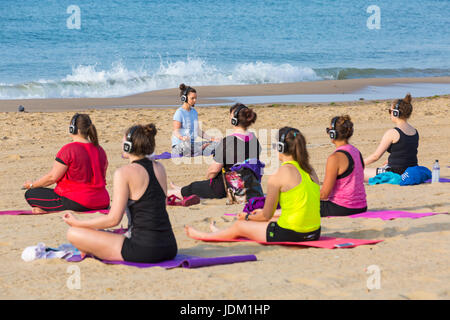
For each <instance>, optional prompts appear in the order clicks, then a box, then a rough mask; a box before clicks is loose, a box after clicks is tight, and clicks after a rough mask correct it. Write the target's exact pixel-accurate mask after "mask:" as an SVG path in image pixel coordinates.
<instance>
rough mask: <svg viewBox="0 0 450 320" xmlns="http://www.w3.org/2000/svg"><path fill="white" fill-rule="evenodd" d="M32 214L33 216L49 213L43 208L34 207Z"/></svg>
mask: <svg viewBox="0 0 450 320" xmlns="http://www.w3.org/2000/svg"><path fill="white" fill-rule="evenodd" d="M31 213H32V214H45V213H48V212H47V211H44V210H42V209H41V208H38V207H33V208H32V209H31Z"/></svg>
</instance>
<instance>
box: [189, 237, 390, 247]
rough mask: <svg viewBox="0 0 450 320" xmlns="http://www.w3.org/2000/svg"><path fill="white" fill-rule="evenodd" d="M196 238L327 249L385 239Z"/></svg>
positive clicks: (355, 245) (373, 242)
mask: <svg viewBox="0 0 450 320" xmlns="http://www.w3.org/2000/svg"><path fill="white" fill-rule="evenodd" d="M194 239H196V238H194ZM196 240H200V241H204V242H256V243H259V244H263V245H283V246H305V247H315V248H325V249H336V248H354V247H357V246H361V245H365V244H375V243H378V242H381V241H383V240H364V239H348V238H331V237H320V239H319V240H317V241H303V242H264V241H255V240H250V239H245V238H239V239H232V240H220V239H211V240H202V239H196Z"/></svg>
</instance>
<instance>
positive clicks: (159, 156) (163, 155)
mask: <svg viewBox="0 0 450 320" xmlns="http://www.w3.org/2000/svg"><path fill="white" fill-rule="evenodd" d="M180 157H182V156H181V155H177V154H174V155H172V154H171V153H170V152H163V153H161V154H156V155H154V156H151V157H149V158H150V159H152V160H163V159H172V158H180Z"/></svg>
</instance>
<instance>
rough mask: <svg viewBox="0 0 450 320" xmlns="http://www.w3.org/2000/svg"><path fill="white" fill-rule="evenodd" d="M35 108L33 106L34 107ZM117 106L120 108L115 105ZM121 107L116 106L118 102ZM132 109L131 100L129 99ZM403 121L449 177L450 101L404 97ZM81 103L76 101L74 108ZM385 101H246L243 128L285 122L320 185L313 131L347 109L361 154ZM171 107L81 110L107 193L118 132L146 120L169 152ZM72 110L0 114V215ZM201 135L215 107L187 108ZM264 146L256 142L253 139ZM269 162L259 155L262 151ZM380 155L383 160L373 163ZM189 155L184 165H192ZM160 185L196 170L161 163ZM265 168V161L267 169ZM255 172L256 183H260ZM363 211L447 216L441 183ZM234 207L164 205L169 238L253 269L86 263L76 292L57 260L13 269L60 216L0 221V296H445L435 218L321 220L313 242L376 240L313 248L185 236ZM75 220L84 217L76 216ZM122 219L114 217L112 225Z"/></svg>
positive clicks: (317, 136)
mask: <svg viewBox="0 0 450 320" xmlns="http://www.w3.org/2000/svg"><path fill="white" fill-rule="evenodd" d="M44 102H45V101H44ZM123 102H124V101H121V103H123ZM125 104H127V103H126V101H125ZM129 104H132V103H129ZM413 105H414V113H413V116H412V118H411V121H410V122H411V123H412V125H413V126H415V127H416V128H417V129H418V130H419V132H420V137H421V138H420V147H419V163H420V164H421V165H425V166H428V167H431V165H432V163H433V161H434V160H435V159H439V160H440V163H441V176H443V177H449V176H450V169H449V168H448V166H449V165H450V159H449V141H450V129H449V127H448V123H449V116H450V114H449V113H450V108H449V107H450V97H449V96H443V97H437V98H428V99H427V98H423V99H415V100H413ZM85 106H87V105H85ZM387 106H388V102H386V101H378V102H369V101H365V102H357V103H356V102H355V103H349V104H344V103H337V104H335V105H326V104H322V105H312V104H310V105H308V106H305V105H303V106H300V105H288V106H287V105H283V106H276V107H274V106H272V107H271V106H257V107H255V110H256V112H257V114H258V120H257V122H256V124H255V125H254V127H253V129H254V130H255V131H256V132H259V130H260V129H269V130H270V129H276V128H279V127H280V126H282V125H283V126H284V125H289V126H293V127H297V128H299V129H300V130H302V132H303V133H304V134H305V135H306V138H307V141H308V143H309V152H310V155H311V162H312V164H313V166H314V168H315V169H316V171H317V172H318V175H319V177H320V178H321V179H323V175H324V167H325V162H326V158H327V156H328V155H329V154H330V153H331V152H332V151H333V146H332V144H331V143H330V141H329V139H328V138H327V136H326V134H325V127H326V126H328V124H329V120H330V119H331V117H332V116H334V115H339V114H349V115H351V117H352V119H353V121H354V123H355V134H354V136H353V138H352V140H351V142H352V143H353V144H354V145H356V146H357V147H358V148H359V149H360V150H361V152H362V153H363V155H364V156H367V155H369V153H371V152H373V151H374V150H375V148H376V146H377V145H378V142H379V141H380V139H381V137H382V134H383V133H384V132H385V131H386V130H387V129H389V128H391V127H393V123H392V122H391V121H390V120H389V116H388V113H387V112H386V108H387ZM174 111H175V109H174V108H171V109H113V110H90V111H89V114H90V115H91V117H92V119H93V121H94V123H95V125H96V126H97V130H98V132H99V133H100V142H101V145H102V146H103V147H104V148H105V150H106V152H107V154H108V157H109V163H110V166H109V169H108V174H107V181H108V190H109V191H112V176H113V172H114V170H115V169H116V168H118V167H119V166H122V165H124V164H125V162H124V160H123V159H121V157H120V155H121V140H122V135H123V132H124V130H125V129H126V128H127V127H128V126H130V125H131V124H133V123H149V122H154V123H156V125H157V127H158V129H159V132H158V135H157V150H156V151H157V152H158V153H160V152H163V151H167V150H169V149H170V134H171V122H172V121H171V119H172V116H173V113H174ZM72 115H73V111H64V112H46V113H41V112H36V113H12V112H10V113H7V112H3V113H0V127H1V133H0V148H1V150H2V151H1V153H0V161H1V166H0V209H1V210H12V209H26V208H27V204H26V202H25V200H24V198H23V191H21V190H20V187H21V185H22V183H23V182H24V181H25V180H27V179H31V178H33V179H36V178H38V177H39V176H41V175H43V174H45V173H46V172H47V171H48V170H49V169H50V167H51V164H52V161H53V159H54V156H55V154H56V152H57V151H58V150H59V148H60V147H61V146H62V145H63V144H65V143H68V142H70V138H69V135H68V133H67V128H68V124H69V121H70V118H71V116H72ZM199 118H200V120H202V121H203V128H204V129H209V128H217V129H219V130H220V131H221V132H225V130H226V129H229V128H230V124H229V119H228V108H227V107H208V108H202V109H199ZM264 145H265V146H266V147H267V146H268V142H267V144H264ZM268 152H269V155H270V153H271V151H268ZM386 159H387V155H384V156H383V158H382V159H380V160H379V162H378V163H377V164H382V163H383V162H384V161H385V160H386ZM199 160H201V158H197V159H196V160H195V161H199ZM162 162H163V164H164V166H165V167H166V170H167V173H168V176H169V179H170V180H172V181H174V182H176V183H178V184H187V183H189V182H190V181H193V180H194V179H203V178H204V176H205V173H206V168H207V166H208V164H207V163H206V162H205V161H203V162H202V163H200V164H199V163H192V164H182V165H176V164H174V163H173V162H172V161H170V160H163V161H162ZM268 165H269V166H270V164H268ZM266 181H267V175H266V176H265V177H264V178H263V187H264V188H265V187H266ZM366 191H367V195H368V204H369V208H370V209H372V210H382V209H398V210H408V211H413V212H430V211H434V212H449V211H450V201H449V195H450V184H436V185H430V184H423V185H418V186H411V187H400V186H393V185H378V186H366ZM240 209H242V206H227V205H225V200H224V199H223V200H203V201H202V202H201V204H199V205H196V206H193V207H189V208H174V207H168V212H169V215H170V219H171V222H172V225H173V229H174V231H175V235H176V237H177V241H178V246H179V253H183V254H192V255H199V256H223V255H232V254H255V255H256V256H257V258H258V261H257V262H251V263H241V264H235V265H224V266H214V267H207V268H201V269H193V270H189V269H174V270H164V269H161V268H150V269H137V268H133V267H126V266H111V265H105V264H102V263H100V262H98V261H96V260H94V259H87V260H85V261H83V262H81V263H78V264H76V266H78V267H79V268H80V271H81V289H80V290H71V289H68V287H67V281H68V279H69V277H70V276H71V274H70V273H68V267H69V266H72V265H74V264H70V263H67V262H65V261H62V260H38V261H34V262H24V261H22V260H21V258H20V255H21V252H22V250H23V249H24V248H25V247H27V246H31V245H35V244H37V243H38V242H44V243H45V244H47V245H49V246H58V245H60V244H62V243H67V240H66V238H65V235H66V231H67V229H68V226H67V225H66V224H65V223H64V222H63V221H62V219H61V216H62V213H55V214H48V215H41V216H1V217H0V220H1V226H2V231H1V233H0V298H1V299H449V296H450V295H449V294H450V293H449V290H450V268H449V261H450V258H449V257H450V241H449V240H450V237H449V236H450V217H449V216H448V215H444V214H441V215H436V216H432V217H426V218H422V219H416V220H412V219H398V220H393V221H382V220H378V219H376V220H375V219H350V218H328V219H322V230H323V233H322V234H323V235H327V236H337V237H348V238H364V239H383V240H384V241H383V242H381V243H379V244H376V245H372V246H361V247H357V248H354V249H334V250H329V249H315V248H288V247H280V246H261V245H257V244H249V243H228V244H227V243H224V244H213V243H203V242H199V241H194V240H192V239H189V238H187V237H186V235H185V234H184V230H183V226H184V225H185V224H189V225H192V226H195V227H197V228H199V229H202V230H207V228H208V222H209V221H211V220H216V221H217V224H218V226H219V227H224V226H227V225H229V223H230V222H231V221H232V217H226V216H223V214H224V213H233V212H238V211H239V210H240ZM80 217H82V218H86V216H81V215H80ZM126 224H127V222H126V218H124V220H123V225H124V226H125V225H126ZM371 265H377V266H378V267H379V268H380V270H381V288H380V289H374V290H368V288H367V280H368V277H369V276H370V275H369V274H368V273H366V269H367V268H368V267H369V266H371Z"/></svg>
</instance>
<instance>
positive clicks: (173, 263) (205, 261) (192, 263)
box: [67, 254, 257, 269]
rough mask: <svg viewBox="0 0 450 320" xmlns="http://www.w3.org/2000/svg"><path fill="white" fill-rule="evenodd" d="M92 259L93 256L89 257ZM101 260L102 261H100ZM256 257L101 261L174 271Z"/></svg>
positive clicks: (180, 256) (78, 257)
mask: <svg viewBox="0 0 450 320" xmlns="http://www.w3.org/2000/svg"><path fill="white" fill-rule="evenodd" d="M88 257H91V258H92V256H88ZM82 260H84V259H82V258H81V256H73V257H71V258H69V259H67V261H69V262H79V261H82ZM99 260H100V259H99ZM256 260H257V259H256V256H255V255H253V254H252V255H239V256H228V257H215V258H202V257H196V256H188V255H184V254H177V255H176V257H175V258H174V259H173V260H168V261H163V262H158V263H137V262H128V261H109V260H100V261H101V262H103V263H106V264H121V265H126V266H133V267H137V268H151V267H161V268H165V269H173V268H178V267H182V268H188V269H192V268H201V267H208V266H215V265H221V264H231V263H239V262H248V261H256Z"/></svg>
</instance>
